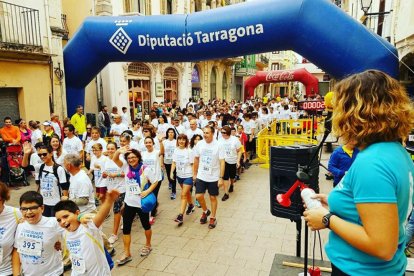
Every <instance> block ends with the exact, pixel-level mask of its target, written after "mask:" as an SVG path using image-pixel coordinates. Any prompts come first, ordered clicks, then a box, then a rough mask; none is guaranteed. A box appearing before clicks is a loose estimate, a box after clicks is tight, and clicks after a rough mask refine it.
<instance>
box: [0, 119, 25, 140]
mask: <svg viewBox="0 0 414 276" xmlns="http://www.w3.org/2000/svg"><path fill="white" fill-rule="evenodd" d="M3 122H4V126H3V127H2V128H0V136H1V139H3V142H6V143H11V144H20V140H21V136H20V130H19V128H18V127H16V126H14V125H13V124H12V120H11V118H10V117H4V120H3Z"/></svg>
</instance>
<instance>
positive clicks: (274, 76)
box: [266, 71, 295, 81]
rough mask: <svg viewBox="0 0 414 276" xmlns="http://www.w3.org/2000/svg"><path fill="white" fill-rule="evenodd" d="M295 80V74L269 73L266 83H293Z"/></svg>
mask: <svg viewBox="0 0 414 276" xmlns="http://www.w3.org/2000/svg"><path fill="white" fill-rule="evenodd" d="M294 78H295V74H294V73H293V72H288V71H285V72H269V73H267V75H266V81H291V80H293V79H294Z"/></svg>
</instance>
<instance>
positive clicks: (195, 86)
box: [191, 64, 201, 101]
mask: <svg viewBox="0 0 414 276" xmlns="http://www.w3.org/2000/svg"><path fill="white" fill-rule="evenodd" d="M200 93H201V83H200V70H199V67H198V65H197V64H196V65H194V67H193V71H192V72H191V97H192V98H193V100H194V101H198V100H199V99H200Z"/></svg>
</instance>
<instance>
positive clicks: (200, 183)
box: [193, 126, 225, 229]
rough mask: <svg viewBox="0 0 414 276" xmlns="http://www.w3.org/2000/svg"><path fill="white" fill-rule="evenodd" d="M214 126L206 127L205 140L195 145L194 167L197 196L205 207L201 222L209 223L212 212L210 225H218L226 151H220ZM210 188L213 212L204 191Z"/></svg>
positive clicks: (212, 226) (211, 227)
mask: <svg viewBox="0 0 414 276" xmlns="http://www.w3.org/2000/svg"><path fill="white" fill-rule="evenodd" d="M213 134H214V128H213V127H211V126H207V127H205V128H204V140H202V141H200V142H198V143H197V145H196V146H195V147H194V169H193V179H194V180H195V181H196V197H197V200H198V202H199V203H200V204H201V207H202V208H203V214H202V216H201V218H200V223H201V224H205V223H207V218H208V216H209V215H210V214H211V217H210V222H209V225H208V227H209V228H210V229H213V228H215V227H216V224H217V220H216V212H217V196H218V194H219V190H218V185H221V184H222V183H223V174H224V168H225V165H224V152H220V149H219V144H218V141H217V140H215V139H214V137H213ZM206 190H208V193H209V194H210V203H211V212H210V210H209V209H207V205H206V201H205V199H204V193H205V192H206Z"/></svg>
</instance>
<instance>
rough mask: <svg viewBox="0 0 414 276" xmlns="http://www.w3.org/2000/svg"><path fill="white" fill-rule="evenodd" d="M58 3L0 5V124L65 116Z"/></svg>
mask: <svg viewBox="0 0 414 276" xmlns="http://www.w3.org/2000/svg"><path fill="white" fill-rule="evenodd" d="M65 33H66V32H65V30H64V28H63V26H62V15H61V6H60V1H47V0H33V1H24V0H13V1H8V2H7V1H2V2H1V3H0V106H1V108H0V119H1V120H0V121H1V123H0V125H2V124H3V118H4V117H5V116H10V117H12V120H13V121H14V120H16V119H18V118H23V119H25V120H27V121H29V120H38V121H43V120H46V119H49V118H50V113H51V112H55V113H57V114H59V115H60V117H61V118H62V117H63V116H64V114H65V104H66V100H65V98H64V97H65V95H64V78H63V71H62V69H63V61H62V36H64V35H65Z"/></svg>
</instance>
